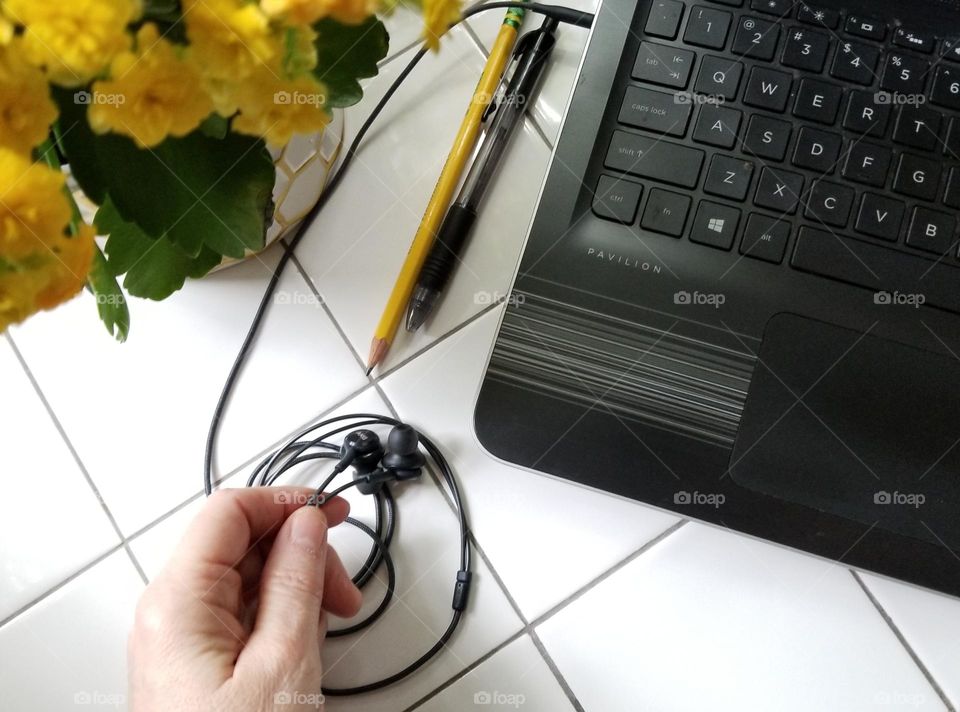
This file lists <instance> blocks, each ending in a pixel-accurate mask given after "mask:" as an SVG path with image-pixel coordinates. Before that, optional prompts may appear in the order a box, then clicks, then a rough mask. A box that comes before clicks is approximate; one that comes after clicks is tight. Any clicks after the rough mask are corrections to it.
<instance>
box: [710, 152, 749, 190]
mask: <svg viewBox="0 0 960 712" xmlns="http://www.w3.org/2000/svg"><path fill="white" fill-rule="evenodd" d="M752 178H753V163H751V162H750V161H745V160H743V159H742V158H734V157H733V156H723V155H720V154H717V155H716V156H714V157H713V160H712V161H711V162H710V168H709V170H707V178H706V180H705V181H704V185H703V192H704V193H709V194H710V195H718V196H720V197H723V198H730V199H732V200H741V201H742V200H743V199H744V198H746V197H747V191H748V190H749V189H750V181H751V180H752Z"/></svg>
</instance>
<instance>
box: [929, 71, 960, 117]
mask: <svg viewBox="0 0 960 712" xmlns="http://www.w3.org/2000/svg"><path fill="white" fill-rule="evenodd" d="M930 101H932V102H933V103H934V104H937V105H938V106H945V107H947V108H948V109H954V110H958V111H960V69H957V68H956V67H937V73H936V74H935V75H934V77H933V88H932V89H931V90H930Z"/></svg>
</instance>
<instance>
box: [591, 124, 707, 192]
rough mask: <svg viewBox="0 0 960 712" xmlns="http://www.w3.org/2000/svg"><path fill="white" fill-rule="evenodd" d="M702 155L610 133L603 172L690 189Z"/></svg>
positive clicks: (666, 143)
mask: <svg viewBox="0 0 960 712" xmlns="http://www.w3.org/2000/svg"><path fill="white" fill-rule="evenodd" d="M703 160H704V153H703V151H700V150H697V149H695V148H688V147H686V146H679V145H677V144H674V143H670V142H669V141H664V140H663V139H660V138H653V137H648V136H637V135H636V134H630V133H627V132H626V131H614V132H613V138H612V139H611V141H610V149H609V150H608V151H607V158H606V161H605V164H604V165H606V167H607V168H610V169H612V170H615V171H621V172H623V173H630V174H632V175H635V176H638V177H640V178H650V179H652V180H657V181H662V182H664V183H672V184H673V185H679V186H681V187H683V188H694V187H696V185H697V181H698V180H699V179H700V169H701V168H702V167H703Z"/></svg>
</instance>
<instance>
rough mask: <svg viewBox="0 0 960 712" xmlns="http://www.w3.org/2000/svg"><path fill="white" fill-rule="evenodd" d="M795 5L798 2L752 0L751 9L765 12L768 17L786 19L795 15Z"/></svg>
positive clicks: (793, 0) (789, 0)
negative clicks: (773, 16) (774, 16)
mask: <svg viewBox="0 0 960 712" xmlns="http://www.w3.org/2000/svg"><path fill="white" fill-rule="evenodd" d="M795 4H796V0H750V9H751V10H756V11H757V12H765V13H767V14H768V15H776V16H777V17H786V16H787V15H790V14H793V6H794V5H795Z"/></svg>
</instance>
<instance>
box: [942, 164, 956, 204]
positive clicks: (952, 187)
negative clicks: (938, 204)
mask: <svg viewBox="0 0 960 712" xmlns="http://www.w3.org/2000/svg"><path fill="white" fill-rule="evenodd" d="M943 204H944V205H946V206H947V207H948V208H960V168H954V169H952V170H951V171H950V180H949V181H947V192H946V194H945V195H944V197H943Z"/></svg>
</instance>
